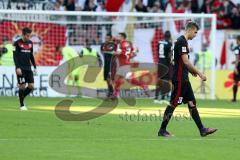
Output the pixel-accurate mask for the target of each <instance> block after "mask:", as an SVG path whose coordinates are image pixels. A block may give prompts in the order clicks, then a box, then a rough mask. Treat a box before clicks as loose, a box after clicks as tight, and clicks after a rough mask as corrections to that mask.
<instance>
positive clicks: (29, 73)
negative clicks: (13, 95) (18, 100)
mask: <svg viewBox="0 0 240 160" xmlns="http://www.w3.org/2000/svg"><path fill="white" fill-rule="evenodd" d="M25 79H26V83H28V86H27V88H25V89H24V98H25V97H26V96H27V95H28V94H29V93H31V92H32V91H33V89H34V78H33V72H32V71H26V72H25Z"/></svg>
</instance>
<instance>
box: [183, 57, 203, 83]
mask: <svg viewBox="0 0 240 160" xmlns="http://www.w3.org/2000/svg"><path fill="white" fill-rule="evenodd" d="M181 58H182V61H183V63H184V64H185V65H186V67H187V68H188V70H189V72H190V73H191V74H192V75H193V76H194V77H196V76H197V75H198V76H199V77H200V78H201V79H202V80H203V81H206V80H207V77H206V76H205V75H204V74H203V73H201V72H200V71H199V70H198V69H197V68H196V67H194V66H193V64H192V63H191V62H190V61H189V59H188V55H187V54H182V56H181Z"/></svg>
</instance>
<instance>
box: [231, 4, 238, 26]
mask: <svg viewBox="0 0 240 160" xmlns="http://www.w3.org/2000/svg"><path fill="white" fill-rule="evenodd" d="M231 20H232V29H240V10H238V8H237V7H234V8H233V9H232V14H231Z"/></svg>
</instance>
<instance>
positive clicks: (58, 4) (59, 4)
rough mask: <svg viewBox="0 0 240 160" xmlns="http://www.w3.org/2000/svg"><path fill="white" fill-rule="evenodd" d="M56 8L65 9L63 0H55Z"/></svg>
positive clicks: (57, 9) (58, 9)
mask: <svg viewBox="0 0 240 160" xmlns="http://www.w3.org/2000/svg"><path fill="white" fill-rule="evenodd" d="M54 8H55V10H56V11H64V10H65V9H64V6H63V1H62V0H57V1H56V2H55V5H54Z"/></svg>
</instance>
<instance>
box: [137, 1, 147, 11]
mask: <svg viewBox="0 0 240 160" xmlns="http://www.w3.org/2000/svg"><path fill="white" fill-rule="evenodd" d="M135 9H136V11H137V12H148V9H147V6H145V5H144V4H143V0H138V2H137V4H136V5H135Z"/></svg>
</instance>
